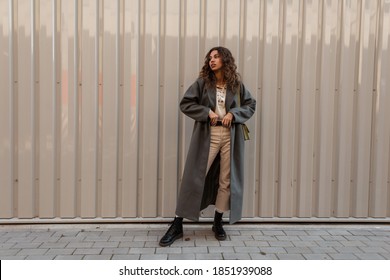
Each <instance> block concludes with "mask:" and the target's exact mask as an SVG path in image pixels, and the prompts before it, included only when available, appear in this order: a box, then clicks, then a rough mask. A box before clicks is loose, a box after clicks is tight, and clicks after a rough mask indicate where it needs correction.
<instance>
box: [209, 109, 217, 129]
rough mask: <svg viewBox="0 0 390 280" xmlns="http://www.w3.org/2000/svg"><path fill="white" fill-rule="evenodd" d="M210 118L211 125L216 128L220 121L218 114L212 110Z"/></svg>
mask: <svg viewBox="0 0 390 280" xmlns="http://www.w3.org/2000/svg"><path fill="white" fill-rule="evenodd" d="M209 118H210V124H211V125H212V126H215V125H216V124H217V121H218V115H217V114H216V113H214V112H213V110H210V112H209Z"/></svg>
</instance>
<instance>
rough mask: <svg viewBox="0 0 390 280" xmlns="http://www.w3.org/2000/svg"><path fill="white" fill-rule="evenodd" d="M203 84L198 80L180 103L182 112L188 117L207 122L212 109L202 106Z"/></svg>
mask: <svg viewBox="0 0 390 280" xmlns="http://www.w3.org/2000/svg"><path fill="white" fill-rule="evenodd" d="M202 95H203V84H202V82H201V81H200V80H199V79H198V80H197V81H196V82H195V83H193V84H192V85H191V86H190V87H189V88H188V89H187V91H186V92H185V94H184V96H183V99H182V100H181V102H180V110H181V111H182V112H183V113H184V114H185V115H187V116H188V117H190V118H192V119H194V120H195V121H199V122H207V121H208V119H209V112H210V108H208V107H207V106H204V105H202V104H201V101H202Z"/></svg>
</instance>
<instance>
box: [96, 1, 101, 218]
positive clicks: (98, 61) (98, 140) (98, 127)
mask: <svg viewBox="0 0 390 280" xmlns="http://www.w3.org/2000/svg"><path fill="white" fill-rule="evenodd" d="M95 30H96V38H95V57H94V58H95V73H94V76H95V77H94V79H95V91H94V95H95V116H94V117H95V123H94V125H95V146H96V151H95V159H96V162H95V163H94V173H95V189H96V192H95V213H96V214H97V215H99V211H98V209H100V207H99V206H100V204H99V201H98V198H99V196H100V195H99V193H100V192H99V162H100V161H99V155H100V148H101V146H100V136H99V134H100V133H99V129H100V126H99V121H100V120H99V117H100V115H99V114H100V104H99V93H100V79H99V70H100V69H99V68H100V59H99V58H100V55H99V52H100V0H96V10H95Z"/></svg>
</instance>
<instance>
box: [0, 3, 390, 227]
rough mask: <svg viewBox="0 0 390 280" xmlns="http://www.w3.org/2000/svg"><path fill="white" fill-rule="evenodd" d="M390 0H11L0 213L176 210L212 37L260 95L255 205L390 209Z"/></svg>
mask: <svg viewBox="0 0 390 280" xmlns="http://www.w3.org/2000/svg"><path fill="white" fill-rule="evenodd" d="M389 6H390V3H389V1H388V0H382V1H368V0H361V1H354V0H345V1H336V0H321V1H314V0H312V1H303V0H302V1H298V0H283V1H277V0H265V1H261V0H232V1H231V0H229V1H228V0H219V1H215V0H194V1H193V0H187V1H182V0H164V1H158V0H148V1H141V0H129V1H128V0H117V1H102V0H84V1H78V0H74V1H49V0H42V1H37V0H19V1H1V3H0V8H1V10H0V15H1V19H0V40H1V41H0V62H1V65H0V75H1V77H0V79H1V84H6V85H7V86H3V88H2V90H1V91H0V101H1V104H0V107H2V109H1V112H0V115H1V119H0V167H1V170H0V173H1V174H0V176H1V177H0V188H1V193H2V196H1V201H0V203H1V206H0V219H7V218H8V219H9V218H13V217H15V218H27V219H20V221H22V220H25V221H30V220H29V219H28V218H33V217H39V218H41V219H45V218H51V217H60V218H75V217H80V218H81V219H80V220H82V219H88V221H91V220H96V221H100V220H110V221H111V220H116V218H118V217H123V218H129V221H132V220H133V219H134V218H139V219H141V220H142V219H143V218H154V219H155V220H160V219H161V218H164V217H171V216H172V215H173V214H174V210H175V206H176V203H175V202H176V199H177V192H178V188H179V186H180V181H181V176H182V172H183V168H184V163H185V158H186V155H187V150H188V146H189V141H190V138H191V134H192V129H193V120H191V119H189V118H187V117H185V116H184V115H183V114H182V113H180V111H179V108H178V103H179V101H180V99H181V97H182V96H183V94H184V92H185V90H186V89H187V88H188V86H189V85H190V84H192V83H193V82H194V80H195V79H196V77H197V76H198V73H199V70H200V68H201V67H202V65H203V63H204V55H205V53H206V52H207V51H208V50H209V48H211V47H213V46H215V45H225V46H227V47H228V48H230V49H231V50H232V53H233V55H234V56H235V58H236V62H237V64H238V70H239V72H240V73H241V74H242V76H243V80H244V83H245V85H246V86H247V88H248V89H249V90H250V91H251V93H252V94H253V95H254V96H255V97H256V99H257V101H258V106H257V111H256V114H255V116H254V117H253V118H252V119H251V120H250V121H249V122H248V125H249V127H250V130H251V141H249V142H247V143H246V151H245V167H246V168H245V178H246V181H245V182H246V183H245V186H244V188H245V192H244V205H245V207H244V209H243V210H244V213H243V215H244V217H248V218H254V219H255V220H256V219H257V220H258V219H259V218H260V219H262V218H270V219H274V218H275V219H276V220H278V219H279V220H280V218H278V217H288V218H290V217H295V218H294V221H295V220H302V219H303V220H308V219H312V218H313V217H322V218H332V217H336V218H339V219H340V218H341V217H347V218H348V219H349V218H350V217H362V218H365V217H373V219H374V220H375V219H376V218H383V217H385V218H386V217H389V213H390V203H389V201H390V191H389V188H390V183H389V180H390V179H389V174H390V171H389V169H390V145H389V143H390V131H389V130H390V128H389V126H388V119H389V117H390V116H389V112H388V108H389V107H390V100H389V96H388V94H387V92H389V89H388V78H387V77H388V73H389V70H390V69H389V67H390V59H389V26H390V22H389V21H390V15H389V10H390V7H389ZM12 24H14V27H13V26H12ZM12 29H14V32H13V33H12V32H10V30H12ZM54 30H56V32H55V34H56V35H57V36H58V38H54V37H53V34H54V33H53V31H54ZM12 35H14V39H12ZM57 39H58V40H57ZM12 53H13V54H14V55H12ZM13 70H14V71H13ZM7 81H8V83H7ZM10 87H12V88H10ZM13 179H15V183H13V182H12V181H13ZM57 180H59V182H58V181H57ZM13 184H15V185H14V186H13ZM212 210H213V209H212V207H210V208H209V209H208V210H206V211H204V212H203V213H202V215H203V216H210V215H211V213H212ZM296 217H298V218H296ZM137 220H138V219H137Z"/></svg>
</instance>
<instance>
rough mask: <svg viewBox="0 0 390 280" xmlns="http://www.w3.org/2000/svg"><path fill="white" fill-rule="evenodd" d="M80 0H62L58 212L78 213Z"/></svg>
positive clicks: (64, 216) (66, 213) (69, 215)
mask: <svg viewBox="0 0 390 280" xmlns="http://www.w3.org/2000/svg"><path fill="white" fill-rule="evenodd" d="M78 11H79V9H78V3H77V0H75V1H62V2H61V33H60V34H61V39H60V49H61V93H60V96H61V156H60V165H61V169H60V174H61V176H60V178H61V180H60V189H59V193H58V195H59V214H58V215H59V216H60V217H63V218H72V217H76V197H77V192H76V190H77V185H78V178H77V173H78V169H79V164H78V149H79V141H78V128H79V122H78V121H79V118H78V113H79V108H78V106H79V100H78V97H79V95H78V93H79V91H78V87H79V79H78V66H79V59H78V51H79V49H78V47H79V46H78V41H79V40H78V25H79V21H78Z"/></svg>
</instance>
